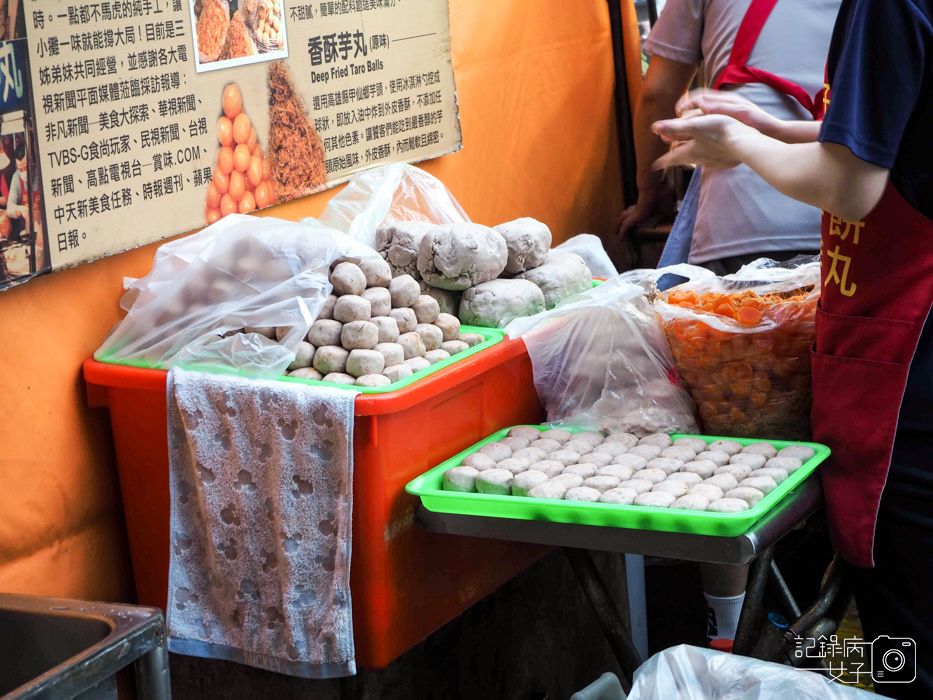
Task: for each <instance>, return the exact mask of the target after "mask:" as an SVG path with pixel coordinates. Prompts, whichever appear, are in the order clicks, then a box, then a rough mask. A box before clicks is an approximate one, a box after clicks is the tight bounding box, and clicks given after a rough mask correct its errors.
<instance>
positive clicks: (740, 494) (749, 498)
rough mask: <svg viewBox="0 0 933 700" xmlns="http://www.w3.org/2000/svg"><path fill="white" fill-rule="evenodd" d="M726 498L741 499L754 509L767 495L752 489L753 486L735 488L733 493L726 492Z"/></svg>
mask: <svg viewBox="0 0 933 700" xmlns="http://www.w3.org/2000/svg"><path fill="white" fill-rule="evenodd" d="M725 497H726V498H738V499H741V500H743V501H745V502H746V503H747V504H748V507H749V508H752V507H754V506H755V504H757V503H758V502H759V501H760V500H761V499H762V498H764V497H765V495H764V493H762V492H761V491H759V490H758V489H755V488H752V487H751V486H739V487H738V488H734V489H732V490H731V491H726V493H725Z"/></svg>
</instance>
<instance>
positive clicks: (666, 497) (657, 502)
mask: <svg viewBox="0 0 933 700" xmlns="http://www.w3.org/2000/svg"><path fill="white" fill-rule="evenodd" d="M675 500H676V499H675V498H674V497H673V496H672V495H671V494H669V493H664V492H661V491H649V492H648V493H640V494H638V496H636V497H635V505H636V506H648V507H650V508H670V507H671V505H672V504H673V503H674V501H675Z"/></svg>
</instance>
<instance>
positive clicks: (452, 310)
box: [421, 281, 460, 315]
mask: <svg viewBox="0 0 933 700" xmlns="http://www.w3.org/2000/svg"><path fill="white" fill-rule="evenodd" d="M421 293H422V294H427V295H428V296H429V297H434V298H435V299H436V300H437V306H438V308H439V309H440V310H441V313H442V314H454V315H456V314H457V313H458V312H459V311H460V292H452V291H450V290H449V289H438V288H437V287H432V286H430V285H428V284H425V282H424V281H422V282H421Z"/></svg>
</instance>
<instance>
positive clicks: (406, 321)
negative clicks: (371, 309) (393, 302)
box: [389, 309, 418, 333]
mask: <svg viewBox="0 0 933 700" xmlns="http://www.w3.org/2000/svg"><path fill="white" fill-rule="evenodd" d="M389 316H390V317H391V318H393V319H395V323H396V325H397V326H398V331H399V333H412V332H413V331H414V330H415V326H417V325H418V319H417V318H416V317H415V312H414V311H412V310H411V309H392V310H391V311H390V312H389Z"/></svg>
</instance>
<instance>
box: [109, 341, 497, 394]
mask: <svg viewBox="0 0 933 700" xmlns="http://www.w3.org/2000/svg"><path fill="white" fill-rule="evenodd" d="M460 332H461V333H478V334H479V335H481V336H483V337H484V338H485V339H486V340H484V341H483V342H482V343H480V344H479V345H474V346H473V347H472V348H470V349H468V350H464V351H463V352H459V353H457V354H456V355H453V356H452V357H448V358H447V359H446V360H441V361H440V362H437V363H435V364H433V365H431V366H430V367H426V368H424V369H423V370H421V371H420V372H415V373H414V374H411V375H409V376H407V377H405V378H404V379H400V380H399V381H397V382H395V383H394V384H390V385H389V386H354V385H350V384H335V383H333V382H321V381H317V380H315V379H301V378H299V377H279V378H278V381H280V382H297V383H299V384H313V385H315V386H332V387H336V388H338V389H352V390H354V391H358V392H359V393H361V394H385V393H387V392H390V391H398V390H399V389H404V388H405V387H407V386H409V385H411V384H414V383H415V382H417V381H418V380H419V379H424V378H425V377H427V376H429V375H431V374H434V373H435V372H440V371H441V370H442V369H444V368H446V367H450V366H451V365H452V364H454V363H455V362H460V361H461V360H465V359H466V358H468V357H470V356H471V355H475V354H476V353H478V352H482V351H483V350H485V349H486V348H491V347H492V346H493V345H496V344H497V343H501V342H502V340H503V339H504V338H505V334H503V332H502V331H500V330H498V329H496V328H479V327H477V326H460ZM99 361H100V362H105V363H107V364H110V365H125V366H127V367H142V368H145V369H163V368H162V367H161V366H159V365H152V364H147V363H143V362H132V361H126V360H116V359H113V358H105V357H102V358H100V359H99ZM198 369H199V370H203V371H205V372H216V373H218V374H237V375H239V373H238V372H235V371H233V370H230V369H225V368H223V367H216V368H206V367H205V368H201V367H199V368H198Z"/></svg>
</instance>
